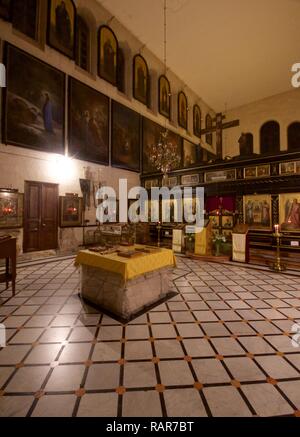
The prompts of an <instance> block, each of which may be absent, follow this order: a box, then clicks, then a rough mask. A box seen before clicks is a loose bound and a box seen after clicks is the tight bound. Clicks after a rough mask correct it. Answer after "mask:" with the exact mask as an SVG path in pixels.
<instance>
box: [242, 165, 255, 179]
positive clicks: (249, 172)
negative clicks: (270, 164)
mask: <svg viewBox="0 0 300 437" xmlns="http://www.w3.org/2000/svg"><path fill="white" fill-rule="evenodd" d="M256 177H257V168H256V167H246V168H244V179H254V178H256Z"/></svg>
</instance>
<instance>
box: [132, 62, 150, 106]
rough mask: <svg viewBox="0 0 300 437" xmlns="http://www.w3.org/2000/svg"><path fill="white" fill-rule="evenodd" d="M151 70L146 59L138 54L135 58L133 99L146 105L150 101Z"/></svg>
mask: <svg viewBox="0 0 300 437" xmlns="http://www.w3.org/2000/svg"><path fill="white" fill-rule="evenodd" d="M149 78H150V76H149V69H148V65H147V62H146V60H145V58H144V57H143V56H142V55H140V54H138V55H135V56H134V58H133V97H134V98H135V99H136V100H138V101H139V102H141V103H143V104H144V105H146V106H147V105H148V101H149V84H150V82H149Z"/></svg>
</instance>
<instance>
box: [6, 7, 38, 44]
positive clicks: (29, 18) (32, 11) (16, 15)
mask: <svg viewBox="0 0 300 437" xmlns="http://www.w3.org/2000/svg"><path fill="white" fill-rule="evenodd" d="M38 3H39V2H38V0H14V1H13V3H12V6H13V7H12V24H13V27H14V28H15V29H17V30H19V31H20V32H22V33H24V35H26V36H28V37H29V38H32V39H35V40H37V39H38Z"/></svg>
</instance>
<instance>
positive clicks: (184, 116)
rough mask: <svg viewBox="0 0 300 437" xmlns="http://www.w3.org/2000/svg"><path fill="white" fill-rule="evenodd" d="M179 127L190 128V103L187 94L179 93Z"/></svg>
mask: <svg viewBox="0 0 300 437" xmlns="http://www.w3.org/2000/svg"><path fill="white" fill-rule="evenodd" d="M178 125H179V126H180V127H182V128H183V129H185V130H187V128H188V101H187V97H186V95H185V93H184V92H183V91H180V92H179V93H178Z"/></svg>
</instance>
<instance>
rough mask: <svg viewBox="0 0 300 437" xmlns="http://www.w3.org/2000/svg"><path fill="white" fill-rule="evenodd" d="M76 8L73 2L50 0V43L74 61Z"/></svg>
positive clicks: (69, 0)
mask: <svg viewBox="0 0 300 437" xmlns="http://www.w3.org/2000/svg"><path fill="white" fill-rule="evenodd" d="M75 19H76V8H75V5H74V2H73V0H50V2H49V17H48V43H49V45H50V46H51V47H53V48H55V49H56V50H58V51H59V52H61V53H63V54H64V55H66V56H68V57H69V58H71V59H74V46H75V38H74V35H75Z"/></svg>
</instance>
